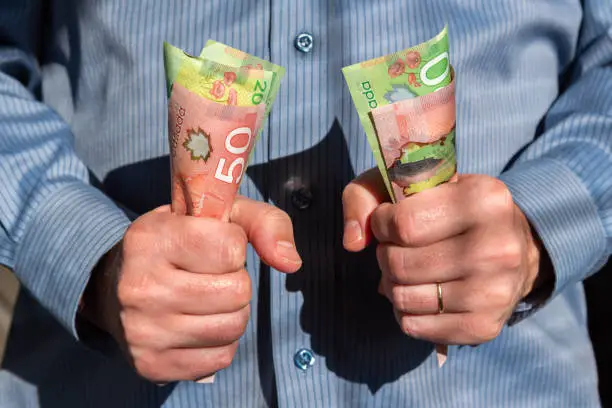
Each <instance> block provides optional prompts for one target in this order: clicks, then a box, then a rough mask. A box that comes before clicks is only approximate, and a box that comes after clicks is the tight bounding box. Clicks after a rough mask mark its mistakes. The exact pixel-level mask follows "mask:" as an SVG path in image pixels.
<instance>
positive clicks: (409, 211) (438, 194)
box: [372, 184, 478, 247]
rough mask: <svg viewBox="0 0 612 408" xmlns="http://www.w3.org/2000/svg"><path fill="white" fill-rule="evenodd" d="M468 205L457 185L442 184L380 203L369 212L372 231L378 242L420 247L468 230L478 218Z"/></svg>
mask: <svg viewBox="0 0 612 408" xmlns="http://www.w3.org/2000/svg"><path fill="white" fill-rule="evenodd" d="M471 208H472V206H471V205H470V203H469V202H467V201H466V198H465V197H464V194H463V193H462V189H461V188H460V185H459V184H444V185H440V186H438V187H436V188H434V189H431V190H426V191H423V192H421V193H419V194H415V195H413V196H410V197H407V198H406V199H404V200H402V201H400V202H399V203H398V204H382V205H380V206H379V207H378V208H377V209H376V210H375V211H374V213H373V214H372V232H373V233H374V236H375V237H376V239H378V241H379V242H386V243H395V244H397V245H401V246H406V247H423V246H427V245H431V244H433V243H435V242H438V241H442V240H444V239H447V238H450V237H453V236H455V235H458V234H461V233H462V232H465V231H466V230H468V229H469V228H470V227H471V226H472V225H474V223H476V221H477V220H478V217H477V215H476V214H474V213H473V212H472V210H471Z"/></svg>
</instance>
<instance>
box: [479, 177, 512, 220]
mask: <svg viewBox="0 0 612 408" xmlns="http://www.w3.org/2000/svg"><path fill="white" fill-rule="evenodd" d="M487 184H488V186H487V190H488V192H487V193H486V194H487V195H488V198H487V204H488V206H489V207H490V208H491V210H492V211H493V212H494V213H496V214H511V213H512V211H513V209H514V201H513V199H512V194H511V193H510V190H508V187H506V185H505V184H504V182H503V181H501V180H499V179H496V178H491V179H490V182H489V183H487Z"/></svg>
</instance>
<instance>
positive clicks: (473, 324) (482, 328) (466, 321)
mask: <svg viewBox="0 0 612 408" xmlns="http://www.w3.org/2000/svg"><path fill="white" fill-rule="evenodd" d="M461 326H462V327H461V329H462V331H463V332H464V333H465V334H466V335H467V336H468V337H469V338H471V339H472V342H473V343H477V344H480V343H486V342H489V341H491V340H493V339H495V338H496V337H497V336H498V335H499V334H500V332H501V330H502V327H503V325H502V324H501V323H500V322H499V321H496V320H494V321H491V320H490V319H488V318H483V317H482V316H478V317H476V316H470V317H465V318H463V319H462V320H461Z"/></svg>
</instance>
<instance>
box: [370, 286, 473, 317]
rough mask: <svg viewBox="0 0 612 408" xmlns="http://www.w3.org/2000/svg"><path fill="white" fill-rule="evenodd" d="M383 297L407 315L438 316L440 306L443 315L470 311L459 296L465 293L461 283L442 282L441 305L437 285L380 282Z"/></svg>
mask: <svg viewBox="0 0 612 408" xmlns="http://www.w3.org/2000/svg"><path fill="white" fill-rule="evenodd" d="M382 287H383V291H384V293H385V296H386V297H387V298H388V299H389V300H390V301H391V303H393V307H394V308H395V309H396V310H398V311H400V312H402V313H407V314H415V315H427V314H439V313H440V306H442V309H443V312H444V313H464V312H468V311H470V309H469V308H468V307H467V305H466V304H465V301H464V298H463V297H462V296H461V295H462V294H464V293H465V290H464V287H465V283H464V282H463V281H452V282H444V283H442V284H441V285H440V287H441V291H442V304H441V305H440V303H439V302H438V301H439V299H438V285H437V284H435V283H427V284H423V285H396V284H394V283H393V282H391V281H390V280H388V279H383V281H382Z"/></svg>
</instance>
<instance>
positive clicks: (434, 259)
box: [376, 235, 472, 285]
mask: <svg viewBox="0 0 612 408" xmlns="http://www.w3.org/2000/svg"><path fill="white" fill-rule="evenodd" d="M470 245H471V241H470V240H469V238H468V237H467V236H465V235H462V236H459V237H455V238H451V239H448V240H446V241H442V242H438V243H435V244H433V245H430V246H427V247H424V248H406V247H401V246H398V245H389V244H379V245H378V247H377V248H376V257H377V259H378V265H379V266H380V269H381V271H382V272H383V275H384V276H386V277H388V278H389V279H390V280H391V281H393V282H395V283H398V284H401V285H419V284H423V283H435V282H447V281H452V280H456V279H461V278H463V277H465V276H468V275H469V274H470V273H471V270H470V269H469V268H470V266H471V263H470V260H471V256H472V255H471V251H470V249H469V247H470Z"/></svg>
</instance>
